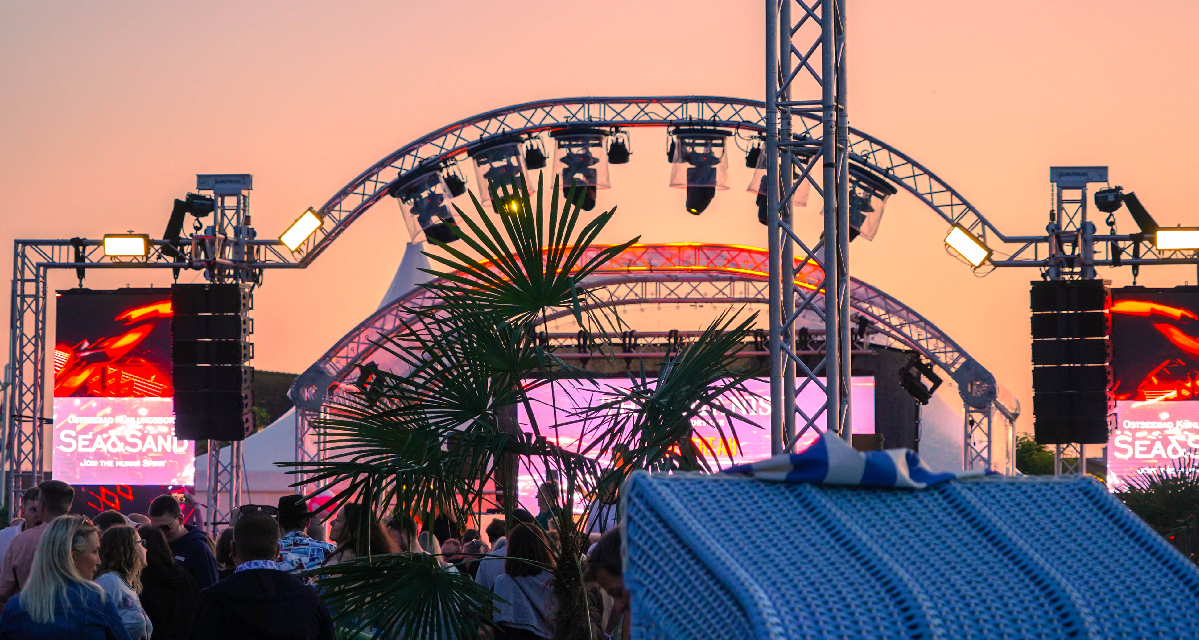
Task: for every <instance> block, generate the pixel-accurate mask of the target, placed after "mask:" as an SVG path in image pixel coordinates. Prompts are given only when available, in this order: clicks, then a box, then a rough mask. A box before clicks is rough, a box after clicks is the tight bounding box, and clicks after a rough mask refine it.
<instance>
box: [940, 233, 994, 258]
mask: <svg viewBox="0 0 1199 640" xmlns="http://www.w3.org/2000/svg"><path fill="white" fill-rule="evenodd" d="M945 244H947V245H949V248H950V249H953V250H954V252H955V253H957V254H958V255H959V256H961V257H962V258H963V259H964V260H966V262H969V263H970V264H971V265H973V266H975V267H978V266H979V265H981V264H982V263H984V262H986V261H987V260H989V259H990V258H991V249H990V248H989V247H987V245H985V244H983V242H982V241H981V240H979V239H978V238H975V237H974V235H973V234H971V233H970V232H969V231H966V229H965V228H963V227H962V226H961V225H958V224H955V225H953V228H952V229H950V230H949V235H947V236H945Z"/></svg>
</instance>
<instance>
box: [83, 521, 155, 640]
mask: <svg viewBox="0 0 1199 640" xmlns="http://www.w3.org/2000/svg"><path fill="white" fill-rule="evenodd" d="M145 568H146V541H145V540H142V539H141V537H140V536H138V535H137V529H134V528H133V527H129V526H125V525H117V526H114V527H110V528H109V529H108V531H105V532H104V535H103V536H101V537H100V577H98V578H96V584H98V585H100V588H101V589H104V595H105V596H106V597H107V598H108V599H109V600H111V601H112V603H113V604H114V605H116V607H117V614H119V615H120V616H121V621H122V622H124V623H125V630H126V631H128V632H129V637H130V638H132V639H133V640H150V634H152V633H153V632H154V626H153V625H152V624H151V623H150V616H148V615H146V610H145V609H143V608H142V603H141V600H140V599H139V598H138V594H140V593H141V592H142V582H141V576H142V569H145Z"/></svg>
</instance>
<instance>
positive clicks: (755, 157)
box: [746, 145, 761, 169]
mask: <svg viewBox="0 0 1199 640" xmlns="http://www.w3.org/2000/svg"><path fill="white" fill-rule="evenodd" d="M760 162H761V145H753V147H751V149H749V152H748V153H746V168H747V169H757V168H758V164H759V163H760Z"/></svg>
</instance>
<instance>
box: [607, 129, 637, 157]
mask: <svg viewBox="0 0 1199 640" xmlns="http://www.w3.org/2000/svg"><path fill="white" fill-rule="evenodd" d="M631 154H632V152H631V151H629V138H628V136H626V135H625V134H624V133H622V132H621V131H620V130H618V129H617V130H614V133H613V138H612V142H610V143H609V144H608V164H627V163H628V162H629V156H630V155H631Z"/></svg>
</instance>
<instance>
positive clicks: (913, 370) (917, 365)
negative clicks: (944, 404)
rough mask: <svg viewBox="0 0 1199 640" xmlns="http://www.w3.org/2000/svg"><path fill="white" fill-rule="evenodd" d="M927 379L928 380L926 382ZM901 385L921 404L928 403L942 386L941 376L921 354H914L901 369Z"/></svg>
mask: <svg viewBox="0 0 1199 640" xmlns="http://www.w3.org/2000/svg"><path fill="white" fill-rule="evenodd" d="M926 380H927V382H925V381H926ZM899 386H901V387H903V390H904V391H907V392H908V394H909V395H911V396H912V397H913V398H915V399H916V401H917V402H919V403H920V404H928V401H929V400H932V397H933V394H934V393H936V392H937V387H940V386H941V376H939V375H937V372H936V371H934V370H933V367H932V365H930V364H928V363H926V362H924V360H923V359H922V358H921V357H920V356H916V355H914V356H912V357H911V359H909V360H908V363H907V364H906V365H904V367H903V368H902V369H900V370H899Z"/></svg>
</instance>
